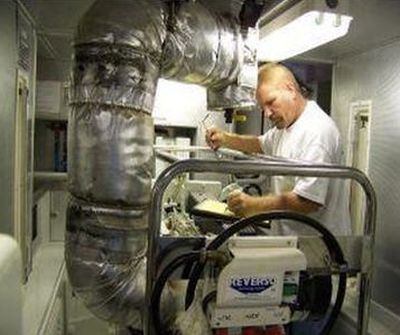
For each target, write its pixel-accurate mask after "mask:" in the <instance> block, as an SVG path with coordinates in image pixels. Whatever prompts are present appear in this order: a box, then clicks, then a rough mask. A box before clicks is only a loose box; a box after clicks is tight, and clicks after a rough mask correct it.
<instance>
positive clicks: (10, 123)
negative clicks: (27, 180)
mask: <svg viewBox="0 0 400 335" xmlns="http://www.w3.org/2000/svg"><path fill="white" fill-rule="evenodd" d="M16 27H17V24H16V4H15V2H14V1H12V0H2V1H0V32H1V34H0V157H1V160H0V190H1V192H0V232H2V233H6V234H12V233H13V222H12V217H13V215H12V208H13V206H12V194H13V183H12V180H13V164H14V159H13V158H14V157H13V152H12V148H13V146H14V111H15V89H16V68H17V50H16V49H17V46H16V34H17V33H16Z"/></svg>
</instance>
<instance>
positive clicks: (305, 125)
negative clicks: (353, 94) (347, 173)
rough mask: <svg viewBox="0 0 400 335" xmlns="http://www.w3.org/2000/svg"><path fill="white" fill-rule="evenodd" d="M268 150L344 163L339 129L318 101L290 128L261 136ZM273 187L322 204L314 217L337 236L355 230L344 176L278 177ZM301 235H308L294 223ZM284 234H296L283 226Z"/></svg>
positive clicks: (322, 161) (294, 227)
mask: <svg viewBox="0 0 400 335" xmlns="http://www.w3.org/2000/svg"><path fill="white" fill-rule="evenodd" d="M259 140H260V144H261V148H262V149H263V151H264V153H265V154H267V155H271V156H279V157H284V158H289V159H294V160H301V161H309V162H312V163H329V164H336V165H339V164H341V163H342V157H343V151H342V145H341V141H340V134H339V131H338V129H337V127H336V125H335V123H334V122H333V120H332V119H331V118H330V117H329V116H328V115H327V114H325V113H324V111H323V110H322V109H321V108H320V107H319V106H318V105H317V104H316V103H315V102H314V101H307V104H306V106H305V109H304V111H303V113H302V114H301V115H300V116H299V118H298V119H297V120H296V121H295V122H294V123H293V124H292V125H291V126H290V127H288V128H285V129H277V128H276V127H275V128H273V129H271V130H269V131H268V132H266V133H265V134H264V135H262V136H260V137H259ZM272 188H273V191H274V192H275V193H276V194H278V195H279V194H283V193H285V192H291V191H293V192H295V193H296V194H298V195H299V196H301V197H303V198H306V199H309V200H312V201H314V202H316V203H319V204H321V205H322V206H321V207H320V209H319V210H318V211H317V212H314V213H311V214H309V216H310V217H312V218H314V219H316V220H317V221H318V222H320V223H322V224H324V226H325V227H326V228H328V229H329V230H330V231H331V232H332V233H334V234H335V235H349V234H350V233H351V224H350V214H349V203H348V199H349V197H348V188H347V187H346V182H345V181H344V180H343V179H337V178H314V177H292V176H274V177H273V178H272ZM290 228H293V230H294V231H295V232H296V233H297V234H299V233H304V234H308V233H310V232H311V230H310V229H303V228H302V227H301V226H300V224H296V223H294V224H290ZM281 229H282V231H281V232H282V233H284V234H290V233H293V231H292V229H289V228H288V227H285V226H282V227H281Z"/></svg>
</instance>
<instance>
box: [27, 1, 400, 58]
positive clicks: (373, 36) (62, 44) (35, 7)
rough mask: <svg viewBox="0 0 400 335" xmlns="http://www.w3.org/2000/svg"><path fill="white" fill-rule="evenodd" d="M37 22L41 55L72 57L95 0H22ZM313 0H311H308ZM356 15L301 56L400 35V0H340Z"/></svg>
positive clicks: (344, 50)
mask: <svg viewBox="0 0 400 335" xmlns="http://www.w3.org/2000/svg"><path fill="white" fill-rule="evenodd" d="M21 1H22V2H23V3H24V4H25V5H26V7H27V8H28V10H29V11H30V13H31V14H32V16H33V17H34V18H35V20H36V22H37V26H38V57H40V58H45V59H53V60H61V61H63V60H64V61H65V60H70V59H71V54H72V47H71V42H72V35H73V31H74V29H75V27H76V26H77V23H78V20H79V18H80V17H81V15H82V14H83V13H84V12H85V11H86V10H87V9H88V8H89V7H90V5H91V4H92V3H93V2H94V1H95V0H21ZM305 1H311V0H305ZM341 1H348V2H349V12H350V14H351V15H352V16H353V17H354V19H353V22H352V24H351V26H350V30H349V33H348V34H347V35H346V36H345V37H344V38H342V39H340V40H337V41H334V42H331V43H329V44H326V45H324V46H322V47H319V48H318V49H314V50H312V51H310V52H307V53H305V54H303V55H301V56H300V57H298V59H307V60H318V61H324V62H333V61H335V59H337V58H338V57H342V56H345V55H348V54H352V53H358V52H362V51H363V50H368V49H370V48H373V47H376V46H379V45H382V44H385V43H388V42H390V41H393V40H394V39H397V38H400V25H399V24H398V18H399V17H400V0H341ZM269 3H270V4H276V3H277V1H275V0H274V1H271V0H270V2H269Z"/></svg>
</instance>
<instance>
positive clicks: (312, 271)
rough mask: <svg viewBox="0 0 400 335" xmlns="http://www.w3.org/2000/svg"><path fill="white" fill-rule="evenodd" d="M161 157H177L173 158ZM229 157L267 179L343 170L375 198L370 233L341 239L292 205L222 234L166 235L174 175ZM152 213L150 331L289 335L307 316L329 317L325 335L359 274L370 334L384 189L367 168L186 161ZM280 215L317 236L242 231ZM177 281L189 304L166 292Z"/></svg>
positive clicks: (161, 183)
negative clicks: (163, 226) (166, 198)
mask: <svg viewBox="0 0 400 335" xmlns="http://www.w3.org/2000/svg"><path fill="white" fill-rule="evenodd" d="M159 156H160V157H164V159H166V160H168V159H169V160H170V161H172V160H173V157H172V156H171V155H165V154H162V153H160V155H159ZM231 158H232V157H231ZM241 158H243V157H241ZM249 158H250V157H249ZM228 162H229V172H233V173H237V172H239V171H241V172H243V171H245V172H246V173H255V172H261V171H263V173H264V174H266V175H273V174H277V173H284V174H292V175H299V174H300V175H320V176H328V177H337V176H341V177H342V178H352V179H355V180H357V181H358V182H359V183H360V184H361V185H362V186H363V188H364V190H365V192H366V194H367V203H368V206H367V213H366V216H365V218H366V223H365V229H366V231H365V235H364V236H347V237H344V236H341V237H338V236H334V235H332V234H331V233H330V231H329V230H327V229H326V228H324V226H322V225H321V224H320V223H319V222H317V221H315V220H313V219H311V218H310V217H308V216H305V215H301V214H297V213H293V212H288V211H272V212H268V213H263V214H259V215H256V216H253V217H249V218H244V219H240V220H237V221H234V222H233V223H232V222H231V224H230V225H227V226H226V227H225V229H224V230H222V231H221V232H220V233H219V234H217V235H216V236H215V235H214V236H213V237H205V236H202V235H199V236H191V237H184V236H181V237H171V236H165V235H164V236H163V235H162V234H161V235H160V232H159V230H158V229H159V226H158V223H159V220H161V217H162V211H161V210H160V208H162V203H163V202H162V194H163V190H164V189H166V188H167V185H168V184H169V183H170V182H171V181H172V180H173V179H174V176H176V175H181V174H182V173H183V172H194V171H195V172H200V171H213V172H221V173H225V172H226V171H227V168H226V166H227V164H228ZM221 163H222V164H221ZM151 212H152V216H151V218H150V220H151V222H152V223H153V225H152V229H151V231H150V235H149V251H150V253H149V256H148V260H149V263H148V268H147V293H148V295H147V299H148V306H149V308H148V314H147V316H148V319H147V323H146V326H147V327H148V328H147V329H145V334H168V333H169V331H170V332H171V333H172V334H175V333H177V334H182V335H185V334H218V335H219V334H268V335H272V334H290V333H291V332H290V329H291V323H292V322H295V321H306V320H314V321H315V320H320V322H321V325H322V330H321V334H329V333H331V331H332V327H333V325H334V324H335V321H336V320H337V317H338V315H339V313H340V310H341V307H342V304H343V301H344V296H345V291H346V281H347V277H348V276H355V275H357V274H358V275H359V276H360V282H361V285H360V286H359V297H360V299H359V310H358V311H359V314H358V320H357V322H358V334H366V329H367V328H366V327H367V323H368V304H369V295H370V286H369V285H370V279H371V266H370V265H371V261H372V251H371V249H370V248H368V245H369V243H370V242H371V240H373V231H374V223H373V221H374V219H373V218H374V217H375V195H374V191H373V189H372V187H371V185H370V183H369V181H368V179H367V178H366V177H365V176H364V175H362V173H360V172H359V171H357V170H355V169H352V168H344V167H331V166H304V165H296V164H295V163H294V162H285V161H280V162H277V161H270V160H268V159H265V158H264V159H254V157H253V158H250V159H249V160H247V161H240V160H232V159H230V160H228V159H226V160H224V159H221V160H219V161H218V160H201V159H190V160H184V161H177V162H175V163H174V164H172V165H171V166H170V167H169V168H168V169H167V170H166V171H164V172H163V173H162V174H161V176H160V177H159V179H158V180H157V181H156V183H155V185H154V188H153V194H152V211H151ZM274 220H291V221H297V222H300V223H301V224H304V225H307V226H309V227H311V228H312V229H314V230H315V231H316V233H317V235H316V236H299V237H294V236H292V237H287V236H286V237H279V236H240V233H241V232H243V231H244V230H246V229H247V228H248V227H258V226H260V227H262V228H265V222H271V221H274ZM246 235H247V234H246ZM186 281H187V285H186V284H185V283H186ZM177 282H181V283H183V285H181V286H183V289H182V290H180V291H179V292H178V293H175V294H176V295H178V296H184V297H185V302H184V304H181V305H179V304H178V305H176V304H175V305H174V304H172V303H171V302H170V301H168V299H167V294H166V292H167V291H168V287H170V285H171V284H172V286H175V285H176V283H177ZM330 305H331V307H330ZM165 306H168V307H167V308H166V307H165ZM172 306H175V309H173V308H171V307H172ZM171 314H172V316H171ZM167 329H169V330H167Z"/></svg>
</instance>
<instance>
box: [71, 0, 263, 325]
mask: <svg viewBox="0 0 400 335" xmlns="http://www.w3.org/2000/svg"><path fill="white" fill-rule="evenodd" d="M227 1H228V0H227ZM167 9H168V8H167V7H166V6H165V3H164V1H162V0H113V1H108V0H98V1H96V2H95V3H94V4H93V5H92V7H91V8H90V9H89V10H88V12H87V13H86V14H85V15H84V17H83V18H82V19H81V21H80V23H79V26H78V29H77V32H76V35H75V40H74V47H75V54H74V66H73V73H72V85H71V111H70V115H69V124H68V159H69V165H68V188H69V191H70V193H71V195H72V199H71V202H70V205H69V208H68V214H67V229H66V247H65V258H66V265H67V271H68V275H69V278H70V281H71V284H72V287H73V289H74V292H75V293H76V294H77V295H78V296H79V297H80V298H82V300H83V302H84V304H85V305H86V306H87V307H88V308H89V309H90V310H91V311H92V312H93V313H94V314H95V315H96V316H98V317H99V318H102V319H104V320H107V321H110V322H114V323H119V324H125V325H130V326H132V327H134V328H141V327H142V318H143V309H144V308H145V271H146V259H145V253H146V250H147V245H146V241H147V228H148V203H149V200H150V188H151V171H152V162H153V137H154V127H153V120H152V118H151V112H152V109H153V102H154V96H155V92H156V86H157V80H158V78H159V77H160V76H165V77H167V78H171V79H176V80H181V81H185V82H189V83H195V84H201V85H204V86H206V87H208V88H209V89H210V90H213V91H215V92H219V91H220V92H231V93H232V92H237V91H238V92H239V91H240V92H241V93H240V94H236V93H235V94H230V93H229V94H228V95H226V94H225V93H224V94H222V95H224V99H221V100H219V98H218V99H216V101H217V102H218V101H223V104H222V106H221V107H225V105H226V103H227V101H228V100H229V101H231V103H232V106H231V107H239V106H247V105H248V104H249V103H252V102H254V89H255V84H256V82H254V87H250V86H251V85H250V86H249V85H247V86H246V87H245V88H244V89H243V90H242V89H241V88H240V87H241V83H240V80H239V79H238V78H240V77H241V73H242V72H246V73H247V72H248V70H249V66H250V67H251V66H252V65H254V66H255V67H254V69H255V71H256V63H255V62H253V63H254V64H253V63H252V62H248V60H249V59H250V58H251V57H250V58H249V57H245V55H246V54H247V55H249V50H250V49H251V48H250V49H247V52H243V50H242V49H243V48H244V45H245V42H244V40H243V36H242V34H241V32H240V29H239V26H238V22H237V19H235V18H228V17H226V15H225V16H222V15H218V14H216V13H214V12H213V11H211V10H210V9H207V8H205V7H203V5H201V4H200V3H197V2H183V3H181V6H180V8H179V10H178V11H177V12H176V13H174V15H173V17H172V16H168V14H167V13H170V10H167ZM167 26H168V27H169V31H167ZM250 51H251V52H250V54H251V55H253V54H254V55H255V50H250ZM254 59H255V57H254ZM245 64H247V65H246V66H244V65H245ZM243 70H245V71H243ZM242 77H243V75H242ZM243 92H244V93H243ZM216 96H217V97H218V96H219V95H218V94H217V95H216ZM213 107H217V106H213Z"/></svg>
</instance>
